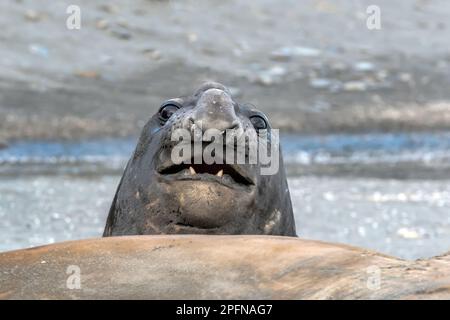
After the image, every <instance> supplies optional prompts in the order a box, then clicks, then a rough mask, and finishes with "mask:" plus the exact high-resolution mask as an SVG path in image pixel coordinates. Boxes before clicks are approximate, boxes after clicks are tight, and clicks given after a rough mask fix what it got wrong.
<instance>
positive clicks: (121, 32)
mask: <svg viewBox="0 0 450 320" xmlns="http://www.w3.org/2000/svg"><path fill="white" fill-rule="evenodd" d="M110 32H111V34H112V35H113V36H115V37H116V38H119V39H122V40H129V39H131V33H130V32H128V30H126V28H124V27H121V26H115V27H113V28H111V30H110Z"/></svg>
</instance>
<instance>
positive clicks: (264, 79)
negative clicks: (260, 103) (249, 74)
mask: <svg viewBox="0 0 450 320" xmlns="http://www.w3.org/2000/svg"><path fill="white" fill-rule="evenodd" d="M286 74H287V70H286V68H283V67H281V66H273V67H271V68H270V69H267V70H263V71H261V72H260V73H259V74H258V75H257V76H256V79H254V82H255V83H257V84H261V85H264V86H270V85H272V84H274V83H278V82H280V81H281V78H282V77H283V76H284V75H286Z"/></svg>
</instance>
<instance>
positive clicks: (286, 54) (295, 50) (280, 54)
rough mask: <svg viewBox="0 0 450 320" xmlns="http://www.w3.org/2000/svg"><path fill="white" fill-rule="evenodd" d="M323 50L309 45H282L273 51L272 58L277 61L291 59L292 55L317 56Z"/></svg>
mask: <svg viewBox="0 0 450 320" xmlns="http://www.w3.org/2000/svg"><path fill="white" fill-rule="evenodd" d="M320 54H321V51H320V50H318V49H315V48H308V47H282V48H279V49H277V50H275V51H272V53H271V54H270V58H271V59H272V60H276V61H289V60H290V59H291V58H292V57H296V56H297V57H317V56H319V55H320Z"/></svg>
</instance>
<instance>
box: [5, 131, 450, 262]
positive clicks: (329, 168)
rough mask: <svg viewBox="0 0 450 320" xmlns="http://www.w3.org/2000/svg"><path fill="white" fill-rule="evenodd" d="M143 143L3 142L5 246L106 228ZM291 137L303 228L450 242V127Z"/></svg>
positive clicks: (337, 238) (311, 234) (433, 244)
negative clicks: (128, 165)
mask: <svg viewBox="0 0 450 320" xmlns="http://www.w3.org/2000/svg"><path fill="white" fill-rule="evenodd" d="M134 144H135V139H101V140H93V141H83V142H72V143H59V142H26V143H25V142H23V143H16V144H14V145H12V146H10V147H9V148H8V149H4V150H0V251H5V250H12V249H18V248H24V247H29V246H36V245H41V244H47V243H52V242H58V241H64V240H70V239H82V238H87V237H98V236H100V235H101V233H102V231H103V226H104V221H105V218H106V215H107V212H108V209H109V206H110V203H111V200H112V198H113V195H114V192H115V189H116V187H117V184H118V181H119V179H120V175H121V172H122V170H123V166H124V164H125V162H126V161H127V159H128V157H129V156H130V154H131V153H132V151H133V148H134ZM282 145H283V149H284V155H285V160H286V163H287V167H288V168H287V169H288V172H289V185H290V190H291V196H292V202H293V206H294V211H295V217H296V221H297V231H298V233H299V235H300V236H302V237H305V238H312V239H319V240H325V241H331V242H341V243H348V244H352V245H357V246H362V247H366V248H370V249H374V250H378V251H381V252H383V253H387V254H391V255H395V256H399V257H402V258H407V259H413V258H422V257H429V256H432V255H436V254H439V253H442V252H444V251H447V250H450V214H449V209H450V183H449V182H450V170H449V164H450V161H449V160H450V134H449V133H417V134H409V135H407V134H398V135H394V134H372V135H369V134H368V135H328V136H295V135H285V136H283V138H282ZM386 177H391V178H389V179H386ZM392 177H395V179H392Z"/></svg>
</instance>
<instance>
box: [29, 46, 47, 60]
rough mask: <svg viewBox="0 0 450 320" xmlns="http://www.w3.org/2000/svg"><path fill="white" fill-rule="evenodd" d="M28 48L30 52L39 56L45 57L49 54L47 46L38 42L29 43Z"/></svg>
mask: <svg viewBox="0 0 450 320" xmlns="http://www.w3.org/2000/svg"><path fill="white" fill-rule="evenodd" d="M28 49H29V50H30V52H31V53H32V54H34V55H37V56H41V57H43V58H47V57H48V55H49V51H48V48H47V47H45V46H43V45H40V44H30V46H29V47H28Z"/></svg>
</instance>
